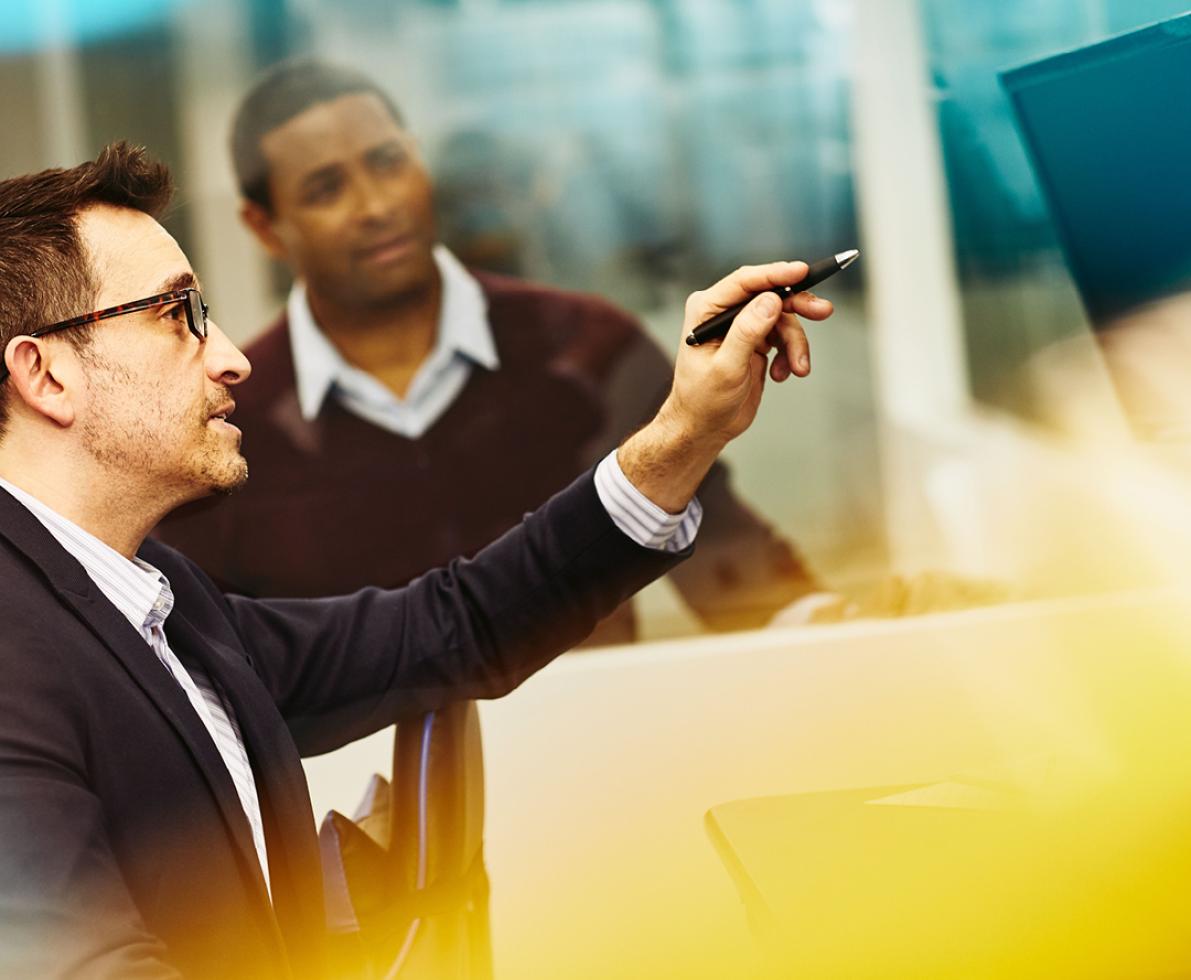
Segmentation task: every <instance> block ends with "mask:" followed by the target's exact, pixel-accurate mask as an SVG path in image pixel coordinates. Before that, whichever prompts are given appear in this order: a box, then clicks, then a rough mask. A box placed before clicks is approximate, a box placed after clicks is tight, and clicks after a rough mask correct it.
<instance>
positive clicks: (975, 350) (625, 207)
mask: <svg viewBox="0 0 1191 980" xmlns="http://www.w3.org/2000/svg"><path fill="white" fill-rule="evenodd" d="M1183 7H1184V3H1182V2H1179V0H1030V2H1025V0H1000V2H998V3H995V4H994V3H991V2H985V0H0V83H2V85H3V92H4V97H3V99H0V130H2V131H3V133H4V139H3V140H2V141H0V173H2V174H3V175H11V174H16V173H21V172H26V171H31V170H36V169H41V168H44V167H50V166H62V165H72V164H74V163H76V162H78V161H80V160H82V159H85V158H87V157H91V156H93V155H94V154H95V153H96V151H97V150H98V149H99V148H100V147H101V146H102V145H103V144H105V143H106V142H108V141H110V140H113V139H118V138H128V139H132V140H135V141H138V142H141V143H144V144H145V145H147V146H149V147H150V148H152V149H153V150H154V151H155V152H156V153H158V154H159V155H160V156H162V157H163V158H164V159H165V160H166V161H167V162H169V163H170V164H171V165H172V166H173V167H174V168H175V172H176V174H177V176H178V179H179V185H180V194H179V197H178V201H177V206H176V208H175V210H174V212H173V213H172V215H171V216H170V218H169V221H168V224H169V227H170V228H171V230H172V231H173V232H174V234H175V235H176V236H177V238H178V239H179V241H180V242H181V244H182V246H183V248H184V249H185V250H186V251H187V252H188V254H189V255H190V257H191V259H192V261H193V262H194V263H195V265H196V267H197V268H198V270H199V272H200V274H201V275H202V277H203V279H204V281H205V285H206V292H207V295H208V300H209V302H210V303H211V304H212V307H213V309H214V311H215V315H216V317H217V319H218V320H219V322H220V323H221V325H222V326H223V327H224V329H225V330H227V332H228V333H229V334H230V335H231V336H232V337H233V338H235V339H237V340H239V341H245V340H248V339H250V338H251V337H253V336H254V335H255V334H256V333H258V332H259V331H260V330H261V329H263V327H264V326H265V325H266V324H267V323H268V322H269V321H270V320H271V319H272V318H273V316H274V314H275V312H276V310H277V309H278V307H279V305H280V303H281V298H282V296H283V295H284V290H285V288H286V285H287V283H286V282H285V280H284V277H283V275H282V273H281V272H280V271H279V270H278V269H275V268H270V267H269V266H268V265H267V263H266V262H265V261H264V259H263V258H262V257H261V256H260V255H259V254H258V252H257V250H256V248H255V246H254V244H253V243H252V242H251V241H250V239H249V237H248V235H247V233H246V232H245V231H243V230H242V229H241V228H240V227H239V224H238V221H237V218H236V203H237V202H236V194H235V189H234V186H233V182H232V177H231V172H230V167H229V164H228V161H227V152H226V142H227V130H228V123H229V119H230V116H231V113H232V110H233V107H234V106H235V104H236V102H237V100H238V98H239V96H240V94H241V93H242V92H243V90H244V88H245V87H246V85H247V84H248V82H249V80H250V79H251V78H252V77H253V75H254V74H255V73H256V72H257V71H258V70H259V69H261V68H263V67H265V66H267V65H269V64H272V63H273V62H275V61H277V60H278V59H281V58H284V57H287V56H289V55H294V54H303V53H314V54H317V55H320V56H324V57H326V58H328V59H331V60H338V61H342V62H345V63H349V64H353V65H357V66H359V67H361V68H362V69H364V70H366V71H368V72H370V73H371V74H373V75H374V76H376V77H377V78H378V80H380V81H381V82H382V83H384V84H386V85H387V86H388V87H390V88H391V90H392V91H393V93H394V94H395V96H396V99H397V101H398V103H399V104H401V105H402V106H403V108H404V110H405V112H406V116H407V119H408V121H409V123H410V126H411V128H412V129H413V130H414V132H415V133H416V134H417V135H418V137H419V139H420V141H421V143H422V145H423V147H424V149H425V152H426V155H427V159H428V161H429V163H430V167H431V170H432V172H433V173H434V174H435V176H436V179H437V185H438V192H439V193H438V197H439V205H440V212H441V220H442V228H443V232H444V238H445V240H446V241H447V243H448V244H449V245H451V246H452V247H453V248H454V249H455V250H456V251H457V252H458V254H460V255H461V256H463V257H464V258H465V259H466V260H467V261H469V262H471V263H472V264H474V265H477V266H481V267H487V268H492V269H496V270H499V271H504V272H511V273H513V274H517V275H522V276H525V277H527V278H532V279H537V280H541V281H544V282H548V283H553V284H556V285H559V286H563V287H567V288H574V289H582V290H590V291H594V292H598V293H601V294H603V295H605V296H607V297H609V298H610V299H612V300H613V301H615V302H617V303H619V304H621V305H623V306H625V307H627V308H629V309H630V310H632V311H634V312H635V313H636V314H638V315H639V316H640V317H641V318H642V319H643V321H644V322H645V323H646V324H647V325H648V326H649V328H650V329H651V330H652V331H653V332H654V334H655V335H656V337H657V338H658V340H659V341H660V342H661V343H662V344H663V345H664V346H665V347H666V348H667V349H673V347H674V346H675V344H676V342H677V340H678V325H679V323H680V316H681V305H682V300H683V298H684V296H685V294H686V293H687V292H688V291H690V290H691V289H694V288H697V287H699V286H702V285H704V284H706V283H707V282H709V281H711V280H712V279H714V278H717V277H718V276H719V275H721V274H722V273H724V272H726V271H727V270H729V269H731V268H733V267H734V266H736V265H738V264H740V263H742V262H749V261H755V260H763V259H768V258H773V257H791V258H794V257H805V258H808V259H809V258H816V257H819V256H822V255H825V254H829V253H832V252H835V251H839V250H841V249H844V248H848V247H851V246H853V245H859V246H860V247H861V248H862V249H863V250H864V258H863V260H862V262H861V263H860V264H859V265H858V266H856V267H855V268H854V269H853V270H850V271H849V272H848V273H847V274H845V275H842V276H840V277H838V278H837V279H835V280H833V281H832V282H831V283H830V285H828V286H824V287H823V288H822V290H821V292H822V293H823V294H824V295H827V296H829V297H831V298H832V299H833V300H835V301H836V303H837V306H838V308H839V312H838V315H837V317H836V318H835V319H834V320H833V321H831V322H829V323H828V324H824V325H822V326H812V327H811V328H810V331H809V332H810V335H811V340H812V347H813V359H814V365H815V369H814V372H813V373H812V375H811V377H810V379H809V380H808V381H806V382H801V383H796V384H788V385H785V386H783V387H782V388H781V389H777V390H775V391H773V392H772V393H771V396H770V400H769V403H768V404H767V405H766V406H765V408H764V410H763V412H762V418H761V420H760V423H759V424H758V426H757V427H756V428H755V429H754V430H753V431H752V432H750V433H749V434H748V435H747V436H746V437H745V438H743V439H742V440H740V441H739V443H738V444H735V445H734V446H732V447H731V449H730V451H729V456H730V459H731V460H732V462H733V464H734V466H735V479H736V483H737V486H738V489H739V490H740V491H741V492H742V494H743V495H744V496H745V497H746V498H747V499H749V500H750V501H752V502H753V503H754V504H755V505H756V507H757V508H758V509H759V510H760V511H762V512H763V513H764V514H765V515H767V517H768V518H769V519H770V520H771V521H772V522H773V523H775V524H776V525H777V526H778V527H780V529H781V530H782V531H783V533H785V534H786V535H787V536H788V537H790V538H791V539H792V540H794V541H795V542H797V544H798V545H799V546H800V548H801V549H802V550H803V551H804V552H805V554H806V555H807V557H808V558H809V560H810V562H811V563H812V565H813V567H814V568H815V569H816V570H817V571H819V572H820V574H821V575H822V576H823V577H824V578H825V579H826V580H827V581H828V582H830V583H832V584H841V585H845V586H847V585H849V584H851V583H858V582H864V581H868V580H872V579H874V578H876V577H878V576H880V575H882V574H884V573H885V572H887V571H888V570H889V569H891V568H898V569H909V570H913V569H915V568H923V567H949V568H952V569H953V570H956V571H959V572H963V573H966V574H974V575H991V576H994V577H995V576H998V575H1008V574H1012V573H1013V571H1014V569H1013V568H1012V567H1011V566H1010V565H1008V564H1006V563H1005V562H1004V561H1003V560H1001V557H999V556H998V555H997V553H996V548H995V546H990V543H989V541H988V540H985V539H984V538H982V537H981V526H982V524H983V523H984V518H985V516H986V515H984V514H983V512H982V511H981V510H980V508H979V506H977V505H975V504H973V502H972V501H973V494H972V486H973V481H975V480H977V479H978V478H977V477H975V476H973V471H972V470H971V469H970V468H968V469H965V465H966V464H965V461H970V460H971V458H972V455H973V453H977V454H978V453H981V452H983V449H982V448H981V446H982V444H981V442H980V439H982V438H984V439H986V438H989V437H988V435H987V433H988V431H989V430H988V425H989V420H990V419H991V420H998V419H999V420H1007V421H1006V424H1010V425H1012V426H1014V427H1016V426H1018V425H1021V424H1025V425H1026V426H1033V425H1035V424H1038V423H1040V422H1041V421H1042V420H1041V419H1040V418H1039V413H1038V411H1037V406H1036V404H1035V403H1034V395H1033V393H1032V392H1031V390H1030V388H1029V386H1028V384H1026V382H1025V380H1023V379H1026V378H1027V377H1028V372H1027V371H1025V368H1026V367H1027V366H1028V364H1029V363H1030V362H1031V359H1032V358H1033V357H1034V356H1035V355H1036V354H1037V353H1038V351H1039V350H1041V349H1043V348H1045V347H1047V346H1048V345H1051V344H1054V343H1056V342H1060V341H1063V340H1065V339H1068V338H1071V337H1079V336H1081V335H1084V334H1086V333H1087V330H1088V328H1087V325H1086V321H1085V317H1084V313H1083V311H1082V309H1081V307H1080V303H1079V299H1078V297H1077V295H1076V293H1075V291H1074V289H1073V287H1072V286H1071V283H1070V279H1069V277H1068V275H1067V272H1066V270H1065V268H1064V265H1063V259H1062V256H1061V253H1060V251H1059V248H1058V245H1057V244H1056V239H1055V235H1054V232H1053V229H1052V227H1051V223H1050V220H1049V218H1048V215H1047V212H1046V209H1045V206H1044V203H1043V201H1042V198H1041V196H1040V193H1039V190H1038V187H1037V185H1036V182H1035V179H1034V176H1033V174H1032V171H1031V169H1030V166H1029V164H1028V162H1027V158H1026V155H1025V152H1024V150H1023V148H1022V144H1021V142H1020V139H1019V137H1018V135H1017V132H1016V130H1015V128H1014V123H1013V119H1012V117H1011V112H1010V107H1009V104H1008V101H1007V100H1006V98H1005V95H1004V93H1003V91H1002V89H1001V88H1000V86H999V84H998V72H1000V71H1002V70H1004V69H1006V68H1010V67H1013V66H1015V65H1019V64H1022V63H1024V62H1028V61H1030V60H1033V59H1036V58H1039V57H1042V56H1045V55H1048V54H1051V53H1055V52H1058V51H1062V50H1064V49H1068V48H1073V47H1078V46H1081V45H1084V44H1087V43H1090V42H1092V41H1096V40H1099V39H1102V38H1104V37H1107V36H1109V35H1111V34H1114V33H1118V32H1121V31H1125V30H1128V29H1131V28H1134V27H1137V26H1139V25H1141V24H1145V23H1147V22H1150V21H1154V20H1158V19H1162V18H1165V17H1169V16H1172V15H1174V14H1176V13H1179V12H1180V10H1181V9H1183ZM977 429H979V431H980V432H981V433H984V435H980V436H974V435H973V433H974V432H975V431H976V430H977ZM997 431H998V432H1000V431H1001V430H999V429H998V430H997ZM1014 431H1017V430H1016V428H1015V429H1014ZM993 438H994V439H996V438H999V437H993ZM990 549H991V550H990ZM666 588H667V587H665V586H659V587H655V590H654V592H653V593H652V595H651V600H652V604H651V607H650V608H651V609H652V614H651V615H650V616H648V617H647V618H646V621H645V623H644V626H645V634H646V636H658V635H665V634H668V633H676V632H682V631H684V630H689V629H691V628H693V627H692V623H691V621H690V620H689V619H684V616H683V613H682V611H681V609H680V607H679V604H678V603H677V601H676V600H675V599H673V597H671V596H670V595H669V594H668V593H667V592H666Z"/></svg>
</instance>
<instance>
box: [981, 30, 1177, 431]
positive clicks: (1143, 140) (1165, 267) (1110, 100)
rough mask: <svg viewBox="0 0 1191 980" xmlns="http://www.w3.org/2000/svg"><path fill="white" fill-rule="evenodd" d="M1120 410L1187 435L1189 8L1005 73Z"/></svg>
mask: <svg viewBox="0 0 1191 980" xmlns="http://www.w3.org/2000/svg"><path fill="white" fill-rule="evenodd" d="M1001 80H1002V83H1003V85H1004V88H1005V90H1006V92H1007V94H1008V96H1009V99H1010V101H1011V103H1012V105H1013V109H1014V112H1015V114H1016V117H1017V121H1018V124H1019V128H1020V131H1021V134H1022V137H1023V139H1024V142H1025V145H1026V148H1027V151H1028V153H1029V156H1030V159H1031V162H1032V164H1033V167H1034V170H1035V172H1036V175H1037V177H1038V182H1039V185H1040V186H1041V188H1042V193H1043V196H1044V198H1045V200H1046V202H1047V204H1048V206H1049V209H1050V212H1051V215H1052V217H1053V220H1054V224H1055V227H1056V229H1057V232H1058V236H1059V240H1060V243H1061V245H1062V248H1063V251H1064V254H1065V257H1066V260H1067V264H1068V266H1069V268H1070V270H1071V273H1072V275H1073V277H1074V280H1075V284H1076V286H1077V288H1078V290H1079V293H1080V296H1081V297H1082V300H1083V303H1084V306H1085V308H1086V310H1087V313H1088V316H1089V319H1090V320H1091V323H1092V327H1093V329H1094V330H1095V332H1096V335H1097V338H1098V340H1099V341H1100V347H1101V350H1102V351H1103V353H1104V355H1105V361H1106V364H1107V367H1108V371H1109V374H1110V376H1111V377H1112V380H1113V382H1114V384H1115V387H1116V389H1117V393H1118V395H1119V396H1120V399H1121V402H1122V406H1123V408H1124V411H1125V415H1126V416H1127V417H1128V418H1129V420H1130V422H1131V423H1132V424H1133V426H1134V429H1135V431H1136V432H1137V434H1138V435H1139V436H1140V437H1142V438H1147V439H1159V440H1161V439H1168V438H1171V437H1172V436H1173V437H1176V438H1178V439H1181V440H1184V441H1185V440H1186V439H1188V438H1189V437H1191V14H1184V15H1181V16H1179V17H1175V18H1173V19H1171V20H1167V21H1164V22H1162V23H1158V24H1154V25H1151V26H1149V27H1145V28H1142V29H1141V30H1137V31H1133V32H1131V33H1129V34H1124V35H1121V36H1119V37H1115V38H1112V39H1110V40H1107V41H1103V42H1101V43H1098V44H1093V45H1090V46H1088V47H1084V48H1080V49H1078V50H1075V51H1069V52H1066V53H1064V54H1060V55H1056V56H1054V57H1049V58H1045V59H1043V60H1041V61H1037V62H1034V63H1032V64H1029V65H1025V66H1024V67H1020V68H1017V69H1014V70H1012V71H1007V72H1004V73H1003V74H1002V76H1001Z"/></svg>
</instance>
